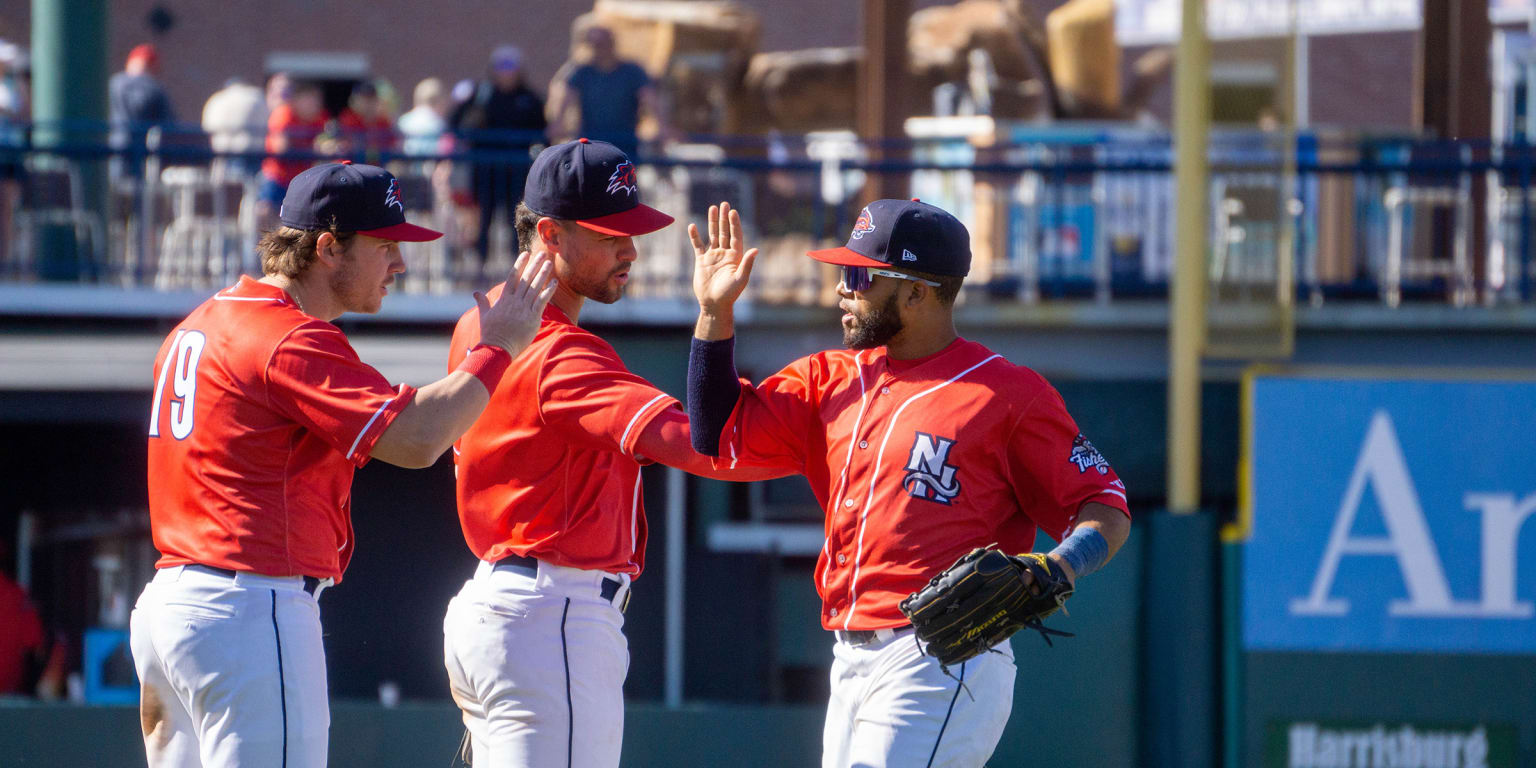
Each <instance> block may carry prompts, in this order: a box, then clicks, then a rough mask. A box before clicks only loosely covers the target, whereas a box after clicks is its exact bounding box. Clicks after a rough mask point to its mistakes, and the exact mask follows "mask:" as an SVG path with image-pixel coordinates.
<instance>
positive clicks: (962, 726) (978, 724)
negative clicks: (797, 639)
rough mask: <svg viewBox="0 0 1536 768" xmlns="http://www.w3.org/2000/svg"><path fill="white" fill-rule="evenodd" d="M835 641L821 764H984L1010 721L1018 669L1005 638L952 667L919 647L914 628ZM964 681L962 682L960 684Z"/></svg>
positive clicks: (959, 767)
mask: <svg viewBox="0 0 1536 768" xmlns="http://www.w3.org/2000/svg"><path fill="white" fill-rule="evenodd" d="M838 636H839V639H838V640H837V641H836V642H834V643H833V645H832V655H833V660H832V696H831V699H830V701H829V702H828V704H827V722H826V727H825V729H824V730H823V732H822V756H821V765H822V768H940V767H941V766H942V767H944V768H980V767H981V766H983V765H985V764H986V762H987V758H989V757H991V756H992V751H993V750H995V749H997V742H998V740H999V739H1001V738H1002V736H1003V727H1004V726H1006V725H1007V724H1008V714H1009V712H1010V711H1011V710H1012V709H1013V679H1014V674H1015V671H1016V670H1015V668H1014V663H1013V648H1012V646H1011V645H1009V643H1008V641H1007V640H1004V641H1003V642H1001V643H998V644H997V645H996V646H995V647H994V648H993V650H995V651H997V652H996V653H983V654H981V655H980V656H977V657H975V658H973V659H971V660H969V661H967V662H965V663H964V664H961V665H957V666H954V667H950V669H949V672H950V675H953V676H954V677H950V676H949V675H945V674H944V672H943V670H942V669H941V668H940V666H939V663H938V661H936V660H934V658H933V657H932V656H924V655H923V654H922V652H921V651H919V650H918V647H917V641H916V640H915V639H913V635H912V631H911V630H907V631H905V632H898V633H894V634H892V633H891V632H890V630H881V631H880V635H879V637H877V638H876V639H874V640H873V641H872V642H869V643H867V644H864V645H855V644H853V643H850V642H847V641H846V640H844V639H842V634H841V633H839V635H838ZM961 682H963V683H964V687H963V688H962V686H961Z"/></svg>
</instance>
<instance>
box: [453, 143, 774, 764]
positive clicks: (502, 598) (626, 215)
mask: <svg viewBox="0 0 1536 768" xmlns="http://www.w3.org/2000/svg"><path fill="white" fill-rule="evenodd" d="M515 221H516V224H517V232H518V239H519V241H520V242H521V244H522V245H523V247H525V248H536V249H539V250H545V251H548V252H549V254H550V255H551V258H553V259H554V264H555V277H556V281H557V282H558V283H559V288H558V290H557V291H556V292H555V297H554V299H553V300H552V301H551V302H550V305H549V307H548V308H546V309H545V310H544V322H543V325H542V326H541V327H540V328H539V333H538V335H537V336H536V337H535V338H534V340H533V343H532V344H531V345H529V347H528V349H527V350H526V351H524V352H523V354H522V355H521V356H520V357H519V358H518V359H517V361H516V364H515V365H514V367H513V369H512V370H511V371H510V372H509V373H508V374H507V375H506V376H505V377H504V378H503V379H502V381H501V383H500V384H499V385H498V386H497V387H496V389H495V391H494V392H493V393H492V394H491V404H490V406H489V407H488V408H487V409H486V413H485V416H483V417H482V418H481V419H480V421H478V422H476V424H475V426H473V427H471V428H470V429H469V431H467V432H465V433H464V437H463V438H461V439H460V440H459V442H458V443H457V444H456V446H455V460H456V461H457V463H458V501H459V521H460V523H461V524H462V525H463V528H464V539H465V542H466V543H468V545H469V548H470V551H471V552H473V553H474V554H475V557H477V558H479V559H480V561H481V562H480V564H479V567H478V568H477V570H476V572H475V576H474V578H472V579H470V580H469V581H467V582H465V584H464V588H463V589H462V590H461V591H460V592H459V594H458V596H457V597H455V598H454V599H453V601H452V602H450V603H449V606H448V612H447V616H446V617H445V619H444V621H443V657H444V663H445V664H446V666H447V668H448V681H449V686H450V689H451V691H452V694H453V698H454V700H455V701H456V702H458V705H459V707H460V709H462V710H463V714H464V725H465V728H466V730H467V731H468V732H469V741H470V748H471V750H472V755H473V758H472V763H473V765H475V766H476V768H485V767H486V766H493V767H495V768H503V767H506V766H530V767H532V768H548V767H549V766H576V767H578V768H611V767H612V766H617V765H618V764H619V753H620V746H621V740H622V736H623V731H624V692H623V686H624V678H625V676H626V675H627V674H628V671H629V644H628V641H627V640H626V639H625V637H624V633H623V631H622V630H623V624H624V615H623V610H624V606H625V604H626V602H627V601H628V599H629V589H630V582H631V580H632V579H634V578H635V577H637V576H639V575H640V572H641V570H642V569H643V568H644V566H645V541H646V519H645V506H644V501H643V499H642V498H641V487H640V466H641V465H642V464H647V463H650V462H652V461H656V462H660V463H663V464H666V465H668V466H673V467H678V468H681V469H684V470H686V471H689V472H693V473H695V474H703V475H709V476H716V477H719V476H724V475H726V474H731V476H732V477H733V478H735V479H754V478H764V477H772V476H775V475H782V474H785V473H784V472H764V471H759V470H749V471H745V472H743V471H737V472H735V473H729V472H726V471H721V470H715V469H713V468H712V466H711V460H710V458H709V457H706V456H702V455H700V454H697V453H695V452H694V451H693V449H692V447H691V445H690V437H689V434H688V420H687V417H686V416H685V415H684V414H683V412H682V411H681V409H679V408H678V404H677V401H676V400H675V399H673V398H672V397H670V396H669V395H667V394H665V393H663V392H662V391H660V390H658V389H656V388H655V387H653V386H651V384H650V383H649V382H647V381H645V380H644V379H642V378H640V377H639V376H636V375H635V374H633V373H631V372H630V371H629V370H628V369H626V368H625V366H624V363H623V362H622V361H621V360H619V357H618V355H617V354H616V353H615V352H614V349H613V347H612V346H611V345H609V344H608V343H607V342H606V341H603V340H602V339H601V338H599V337H598V336H597V335H596V334H593V333H592V332H590V331H587V330H584V329H582V328H581V327H580V326H578V325H577V324H576V322H577V320H578V318H579V317H580V313H581V308H582V305H583V304H584V302H585V301H586V300H587V299H591V300H593V301H598V302H602V303H604V304H611V303H613V302H615V301H618V300H619V298H620V297H621V296H622V295H623V293H624V286H625V284H626V283H627V282H628V280H629V270H630V266H631V265H632V264H633V263H634V261H635V259H636V253H635V247H634V240H633V238H634V237H636V236H638V235H643V234H646V233H648V232H653V231H655V230H658V229H660V228H662V227H665V226H666V225H668V224H670V223H672V217H670V216H668V215H666V214H664V213H661V212H660V211H657V210H655V209H653V208H650V207H647V206H645V205H642V204H641V203H640V190H639V185H638V182H637V181H636V178H635V169H634V166H633V165H632V164H631V163H630V161H629V158H627V157H626V156H625V155H624V153H623V152H621V151H619V150H618V149H617V148H616V147H614V146H613V145H612V144H608V143H606V142H601V141H590V142H589V141H587V140H586V139H580V140H578V141H572V142H568V143H565V144H560V145H557V146H554V147H550V148H549V149H546V150H544V151H543V152H542V153H540V155H539V156H538V158H537V159H536V160H535V161H534V163H533V167H532V168H531V169H530V170H529V175H528V181H527V184H526V187H525V194H524V197H523V203H522V205H520V206H518V210H517V213H516V217H515ZM735 225H736V227H737V230H738V232H737V233H738V235H739V234H740V232H739V230H740V222H739V220H738V221H736V222H735ZM742 256H743V254H740V253H736V254H733V255H732V257H734V258H738V259H739V258H741V257H742ZM716 258H726V256H724V255H717V256H716ZM475 314H476V312H475V311H473V310H472V311H470V312H469V313H468V314H466V315H465V316H464V317H463V318H462V319H461V320H460V321H459V325H458V328H457V329H456V330H455V331H454V335H453V347H452V350H451V351H450V353H449V364H450V365H454V364H455V361H457V360H458V359H459V358H461V357H463V356H464V353H465V351H466V350H468V349H469V348H470V347H471V346H472V345H473V344H474V343H475V341H476V335H475V327H476V320H475Z"/></svg>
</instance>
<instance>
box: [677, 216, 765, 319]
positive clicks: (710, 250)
mask: <svg viewBox="0 0 1536 768" xmlns="http://www.w3.org/2000/svg"><path fill="white" fill-rule="evenodd" d="M707 224H708V228H709V240H708V241H707V242H706V241H705V240H704V239H703V238H701V237H699V228H698V226H696V225H694V224H689V225H688V239H689V240H691V241H693V295H694V297H695V298H697V299H698V300H699V309H700V310H702V311H703V312H705V313H709V314H717V313H720V312H729V311H730V309H731V307H732V306H733V305H735V303H736V299H737V298H739V297H740V296H741V292H742V290H744V289H745V288H746V287H747V278H748V277H750V276H751V275H752V265H753V263H755V262H756V261H757V249H756V248H753V249H751V250H746V238H745V236H744V235H743V234H742V227H741V214H739V213H737V212H736V211H734V210H732V209H731V204H730V203H725V202H722V203H720V204H719V205H711V206H710V207H709V220H708V222H707Z"/></svg>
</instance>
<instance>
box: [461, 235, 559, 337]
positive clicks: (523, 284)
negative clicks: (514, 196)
mask: <svg viewBox="0 0 1536 768" xmlns="http://www.w3.org/2000/svg"><path fill="white" fill-rule="evenodd" d="M554 269H555V264H554V262H553V261H551V260H550V258H549V254H547V253H545V252H543V251H540V252H538V253H536V254H530V253H528V252H527V251H523V253H522V255H520V256H518V257H517V263H515V264H513V265H512V274H511V275H510V276H509V277H508V278H507V282H506V283H505V284H503V285H502V286H501V296H499V297H498V298H497V299H496V303H495V304H492V303H491V302H490V300H489V299H487V298H486V297H485V294H483V293H481V292H479V291H475V304H476V306H478V307H480V341H481V342H482V343H485V344H490V345H492V346H496V347H501V348H502V349H505V350H506V351H507V352H508V353H509V354H511V355H512V356H513V357H517V356H518V354H519V353H521V352H522V351H523V349H524V348H526V347H527V346H528V344H529V342H532V341H533V337H534V335H535V334H537V333H538V332H539V320H540V319H541V318H542V317H543V316H544V305H546V304H548V303H549V298H550V297H551V296H554V295H555V287H556V285H557V283H556V282H555V279H554Z"/></svg>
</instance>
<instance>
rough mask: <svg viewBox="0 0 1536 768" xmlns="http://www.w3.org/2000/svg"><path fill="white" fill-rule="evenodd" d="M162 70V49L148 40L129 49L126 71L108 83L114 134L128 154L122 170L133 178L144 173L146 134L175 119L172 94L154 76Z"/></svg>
mask: <svg viewBox="0 0 1536 768" xmlns="http://www.w3.org/2000/svg"><path fill="white" fill-rule="evenodd" d="M159 71H160V53H159V51H157V50H156V49H155V46H153V45H150V44H149V43H145V44H143V45H138V46H134V48H133V50H132V51H129V52H128V62H127V64H125V65H124V66H123V71H121V72H119V73H117V74H115V75H113V76H112V79H111V80H110V81H108V83H107V96H108V102H109V107H110V109H111V118H112V128H113V138H114V139H115V143H116V144H117V146H119V147H121V148H123V149H126V150H127V152H128V154H127V155H126V156H125V157H124V159H123V163H122V171H123V174H124V175H126V176H128V177H130V178H138V177H139V176H141V175H143V174H142V171H143V162H144V158H143V152H144V136H145V133H146V132H148V130H149V128H150V127H151V126H154V125H165V124H170V123H173V122H175V121H176V115H175V113H174V112H173V111H172V110H171V98H170V96H169V95H167V94H166V92H165V86H164V85H161V84H160V81H159V80H157V79H155V75H156V74H158V73H159Z"/></svg>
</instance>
